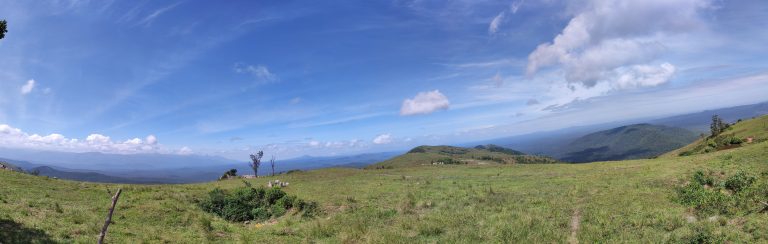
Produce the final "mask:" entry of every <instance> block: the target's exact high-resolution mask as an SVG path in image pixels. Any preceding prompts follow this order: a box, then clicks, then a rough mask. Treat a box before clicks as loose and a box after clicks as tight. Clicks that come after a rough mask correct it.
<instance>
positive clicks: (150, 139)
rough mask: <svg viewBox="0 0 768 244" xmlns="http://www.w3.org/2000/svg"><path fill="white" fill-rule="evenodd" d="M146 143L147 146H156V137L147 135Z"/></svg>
mask: <svg viewBox="0 0 768 244" xmlns="http://www.w3.org/2000/svg"><path fill="white" fill-rule="evenodd" d="M146 142H147V144H149V145H157V137H156V136H155V135H148V136H147V138H146Z"/></svg>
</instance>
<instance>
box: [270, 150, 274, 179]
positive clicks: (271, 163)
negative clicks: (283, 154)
mask: <svg viewBox="0 0 768 244" xmlns="http://www.w3.org/2000/svg"><path fill="white" fill-rule="evenodd" d="M269 164H270V165H272V176H275V155H272V159H270V160H269Z"/></svg>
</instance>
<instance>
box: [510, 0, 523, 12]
mask: <svg viewBox="0 0 768 244" xmlns="http://www.w3.org/2000/svg"><path fill="white" fill-rule="evenodd" d="M524 2H525V1H524V0H520V1H515V2H513V3H512V5H509V11H512V13H513V14H516V13H517V11H518V10H520V7H522V6H523V3H524Z"/></svg>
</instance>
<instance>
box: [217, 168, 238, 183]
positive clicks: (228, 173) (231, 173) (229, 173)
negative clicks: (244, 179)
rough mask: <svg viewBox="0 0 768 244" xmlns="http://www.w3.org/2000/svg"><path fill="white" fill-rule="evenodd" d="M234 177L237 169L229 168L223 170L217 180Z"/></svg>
mask: <svg viewBox="0 0 768 244" xmlns="http://www.w3.org/2000/svg"><path fill="white" fill-rule="evenodd" d="M235 177H237V169H230V170H227V171H226V172H224V174H223V175H221V177H219V180H226V179H230V178H235Z"/></svg>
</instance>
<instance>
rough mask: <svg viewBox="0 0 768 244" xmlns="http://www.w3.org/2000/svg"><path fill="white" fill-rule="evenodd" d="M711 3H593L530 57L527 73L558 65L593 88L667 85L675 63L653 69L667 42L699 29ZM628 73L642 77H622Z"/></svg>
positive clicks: (630, 0) (656, 0)
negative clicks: (703, 11) (600, 84)
mask: <svg viewBox="0 0 768 244" xmlns="http://www.w3.org/2000/svg"><path fill="white" fill-rule="evenodd" d="M710 6H711V4H710V1H709V0H676V1H669V0H619V1H600V0H594V1H591V2H588V3H587V4H584V7H583V8H582V9H581V11H577V12H576V14H575V16H574V17H573V18H572V19H571V20H570V21H569V23H568V25H567V26H566V27H565V28H564V29H563V30H562V32H561V33H560V34H559V35H557V36H556V37H555V38H554V40H553V41H552V42H549V43H543V44H541V45H539V46H538V47H537V48H536V50H534V51H533V52H532V53H531V54H530V55H529V56H528V65H527V68H526V73H527V74H528V75H529V76H532V75H534V74H536V73H537V72H538V71H540V70H541V69H543V68H546V67H550V66H556V67H560V68H561V69H562V70H563V71H564V74H565V79H566V80H567V81H568V82H571V83H581V84H584V85H585V86H587V87H593V86H595V85H596V84H597V83H598V82H609V83H614V84H615V86H616V87H620V88H628V87H636V86H649V85H658V84H662V83H665V82H666V81H667V80H668V79H669V78H670V77H671V76H672V73H674V68H670V67H674V66H672V65H671V64H664V65H662V66H659V67H656V68H648V67H650V66H648V65H649V63H651V62H653V61H654V60H655V59H657V58H658V57H659V56H660V55H661V54H662V53H664V52H665V51H667V50H666V48H665V46H664V45H663V43H661V40H662V39H663V38H664V37H666V36H672V35H675V34H681V33H686V32H691V31H693V30H696V29H699V28H700V27H701V26H703V24H704V23H703V20H701V17H700V15H701V14H700V12H701V11H702V10H704V9H708V8H710ZM628 73H629V74H628ZM622 77H623V78H625V79H629V78H639V79H641V80H639V81H628V80H621V81H620V80H618V79H619V78H622ZM651 77H652V78H651ZM616 83H618V84H616Z"/></svg>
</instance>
